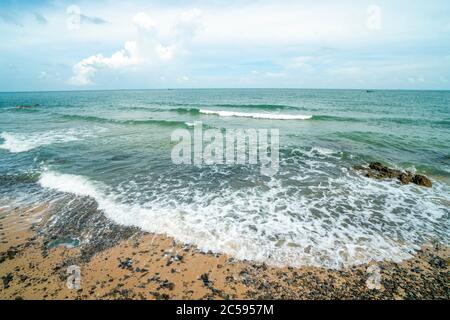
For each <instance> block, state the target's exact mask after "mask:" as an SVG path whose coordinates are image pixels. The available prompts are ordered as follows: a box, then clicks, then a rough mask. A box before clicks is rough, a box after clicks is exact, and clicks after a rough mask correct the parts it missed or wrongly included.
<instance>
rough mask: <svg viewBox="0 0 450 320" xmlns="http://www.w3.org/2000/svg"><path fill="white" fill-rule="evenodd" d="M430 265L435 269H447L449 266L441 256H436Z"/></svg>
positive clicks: (430, 261)
mask: <svg viewBox="0 0 450 320" xmlns="http://www.w3.org/2000/svg"><path fill="white" fill-rule="evenodd" d="M428 263H429V264H430V265H432V266H433V267H435V268H445V267H446V266H447V262H446V261H445V260H444V259H442V258H441V257H439V256H434V257H433V258H431V259H430V260H429V261H428Z"/></svg>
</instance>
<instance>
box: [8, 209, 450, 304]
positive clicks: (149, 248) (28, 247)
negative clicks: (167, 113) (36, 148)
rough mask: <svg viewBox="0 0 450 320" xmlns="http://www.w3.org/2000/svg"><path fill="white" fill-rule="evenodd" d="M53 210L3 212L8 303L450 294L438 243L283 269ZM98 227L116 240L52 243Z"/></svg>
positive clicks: (96, 216)
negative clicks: (408, 251) (74, 283)
mask: <svg viewBox="0 0 450 320" xmlns="http://www.w3.org/2000/svg"><path fill="white" fill-rule="evenodd" d="M55 209H57V206H56V207H55V206H54V205H48V204H45V205H41V206H38V207H34V208H21V207H16V208H14V209H11V208H10V209H5V208H3V209H1V210H2V211H0V216H1V220H0V228H1V229H0V230H1V245H0V252H1V253H0V275H1V278H2V284H1V285H0V298H1V299H83V300H84V299H449V297H450V283H449V279H450V278H449V257H450V255H449V253H450V250H449V248H448V247H444V246H441V245H439V244H433V245H425V246H424V247H423V248H422V249H421V250H419V251H418V252H417V253H416V254H415V255H414V256H413V257H412V258H411V259H409V260H406V261H403V262H401V263H392V262H379V263H375V262H373V263H371V264H369V265H360V266H355V267H351V268H344V269H342V270H327V269H323V268H313V267H303V268H290V267H285V268H281V267H271V266H267V265H265V264H254V263H251V262H249V261H237V260H235V259H233V258H230V257H227V256H226V255H221V254H214V253H211V252H209V253H205V252H200V251H199V250H197V249H196V248H195V247H192V246H189V245H183V244H181V243H177V242H175V241H174V240H172V239H171V238H168V237H166V236H163V235H152V234H148V233H144V232H141V231H139V230H137V229H133V228H126V227H121V226H117V225H114V224H112V223H111V222H107V220H106V218H104V217H103V215H102V213H101V212H99V211H96V210H92V211H90V213H89V214H90V215H91V216H90V217H89V218H88V219H87V220H89V221H84V222H82V220H83V217H80V216H76V215H75V216H72V217H71V220H66V222H65V223H63V224H64V226H65V227H64V228H62V229H58V228H59V227H60V226H58V224H59V222H58V219H56V220H55V219H54V218H55V216H53V215H54V213H55V212H56V211H55ZM94 221H96V222H97V223H98V221H101V222H102V223H106V222H107V223H108V224H110V228H109V231H107V232H106V233H108V232H111V230H114V231H113V233H114V234H115V235H116V237H115V238H114V237H113V238H111V237H109V239H106V238H105V235H106V234H103V235H99V236H98V237H97V238H95V239H92V240H91V241H90V242H88V243H86V242H85V241H83V240H81V242H80V245H79V246H71V245H68V244H67V243H66V242H64V241H60V243H61V244H60V245H54V244H55V242H54V240H56V239H61V237H62V238H64V232H63V231H62V230H66V231H65V232H69V233H71V234H72V236H79V237H80V239H82V238H83V235H84V236H86V234H87V233H86V232H87V231H88V229H89V228H90V227H91V226H92V225H93V223H94ZM90 231H92V230H90ZM111 239H112V240H111ZM52 241H53V245H50V244H51V243H52ZM56 243H58V242H56ZM50 247H51V248H50ZM70 266H77V267H79V270H80V274H81V277H80V287H79V288H73V287H72V289H70V288H69V286H68V285H67V282H68V278H69V276H70V273H67V270H68V268H69V267H70ZM373 266H376V268H378V269H377V270H379V275H380V278H379V279H380V281H379V285H378V286H377V285H375V286H373V283H372V286H371V285H370V283H371V279H372V280H373V279H375V278H373V275H374V273H373V272H374V271H373V270H374V267H373ZM69 282H70V279H69ZM372 282H373V281H372ZM375 284H376V283H375Z"/></svg>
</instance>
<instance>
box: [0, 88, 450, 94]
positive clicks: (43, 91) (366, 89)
mask: <svg viewBox="0 0 450 320" xmlns="http://www.w3.org/2000/svg"><path fill="white" fill-rule="evenodd" d="M150 90H155V91H156V90H168V91H171V90H339V91H344V90H347V91H450V88H449V89H376V88H295V87H292V88H280V87H267V88H261V87H245V88H233V87H216V88H200V87H198V88H195V87H194V88H171V87H167V88H133V89H71V90H17V91H0V93H45V92H99V91H150Z"/></svg>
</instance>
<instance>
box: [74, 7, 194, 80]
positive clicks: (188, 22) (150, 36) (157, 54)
mask: <svg viewBox="0 0 450 320" xmlns="http://www.w3.org/2000/svg"><path fill="white" fill-rule="evenodd" d="M201 14H202V12H201V11H200V10H196V9H193V10H188V11H185V12H183V13H181V14H180V15H179V16H178V19H177V20H176V21H175V23H174V24H173V25H172V26H171V29H172V31H171V32H166V37H162V36H161V34H164V32H163V31H164V30H160V28H159V27H160V26H159V25H158V24H157V23H156V22H155V21H154V20H153V19H152V18H151V17H150V16H149V15H148V14H147V13H145V12H139V13H137V14H136V15H135V16H134V17H133V19H132V22H133V23H134V25H135V26H136V27H137V28H138V34H137V36H136V37H137V39H136V40H133V41H127V42H125V45H124V48H123V49H121V50H119V51H117V52H115V53H113V54H112V55H111V56H109V57H108V56H104V55H103V54H101V53H99V54H96V55H92V56H90V57H88V58H85V59H83V60H81V61H80V62H78V63H77V64H75V65H74V67H73V73H74V75H73V77H72V78H71V79H70V80H69V83H70V84H72V85H81V86H84V85H89V84H92V83H93V81H92V79H93V77H94V76H95V74H96V73H97V72H98V71H99V70H101V69H122V68H127V67H137V66H144V65H147V66H158V65H161V64H163V63H167V62H169V61H171V60H173V59H174V58H175V57H176V56H177V54H179V53H181V52H183V50H184V45H185V44H186V43H187V42H188V40H190V39H191V38H192V37H194V35H195V33H196V32H197V30H198V29H199V28H200V26H201V23H200V22H199V19H200V17H201ZM170 34H172V35H173V36H172V37H170V36H168V35H170ZM163 43H165V44H163ZM183 81H187V80H186V79H184V78H183Z"/></svg>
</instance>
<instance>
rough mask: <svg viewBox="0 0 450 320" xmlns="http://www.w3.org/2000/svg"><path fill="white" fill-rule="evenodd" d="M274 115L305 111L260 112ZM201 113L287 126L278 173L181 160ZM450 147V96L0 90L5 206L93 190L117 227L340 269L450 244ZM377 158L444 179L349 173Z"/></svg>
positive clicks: (218, 122) (213, 118)
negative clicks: (182, 144)
mask: <svg viewBox="0 0 450 320" xmlns="http://www.w3.org/2000/svg"><path fill="white" fill-rule="evenodd" d="M20 105H22V106H23V105H27V106H28V105H29V106H33V107H32V108H17V106H20ZM242 113H245V114H247V116H248V114H251V116H252V117H250V118H249V117H242ZM224 115H228V116H224ZM261 115H263V116H261ZM273 115H277V116H280V115H283V117H285V118H289V117H291V118H302V119H295V120H274V119H261V118H267V117H269V118H270V117H271V116H273ZM302 116H305V117H302ZM303 118H304V119H303ZM196 121H201V122H202V123H203V125H204V126H205V128H218V129H227V128H255V129H259V128H276V129H279V131H280V168H279V171H278V173H277V174H276V175H275V176H273V177H267V176H263V175H261V174H260V168H259V166H257V165H239V166H238V165H233V166H227V165H214V166H193V165H192V166H191V165H175V164H173V163H172V161H171V158H170V155H171V150H172V147H173V146H174V143H172V142H171V139H170V137H171V134H172V132H173V131H174V130H175V129H178V128H185V129H187V130H193V129H192V123H194V122H196ZM449 141H450V92H446V91H442V92H439V91H429V92H425V91H423V92H414V91H375V92H366V91H365V90H281V89H273V90H268V89H258V90H256V89H255V90H253V89H246V90H243V89H240V90H238V89H223V90H219V89H217V90H142V91H139V90H135V91H131V90H130V91H85V92H40V93H0V192H1V194H2V199H3V201H2V205H4V206H11V205H12V203H15V202H41V201H50V200H54V199H58V198H60V197H62V196H63V195H65V196H67V194H69V195H71V196H73V197H79V196H91V197H93V198H95V199H96V201H97V202H98V204H99V208H100V209H101V210H102V211H103V212H104V213H105V215H106V216H107V217H108V218H110V219H111V220H112V221H114V222H116V223H120V224H124V225H134V226H138V227H140V228H142V229H144V230H147V231H150V232H157V233H163V234H168V235H170V236H173V237H175V238H176V239H178V240H180V241H183V242H187V243H192V244H195V245H197V246H199V248H201V249H203V250H212V251H215V252H223V253H227V254H230V255H232V256H234V257H236V258H238V259H250V260H254V261H265V262H267V263H270V264H274V265H292V266H300V265H317V266H325V267H331V268H339V267H341V266H345V265H353V264H359V263H363V262H367V261H370V260H384V259H389V260H400V259H404V258H407V257H409V255H410V254H411V253H412V252H413V250H415V249H417V248H418V247H419V246H420V245H421V244H423V243H426V242H429V241H435V240H438V241H441V242H444V243H446V244H447V243H448V241H449V236H450V234H449V213H450V209H449V208H450V148H449ZM370 161H382V162H385V163H387V164H389V165H391V166H393V167H397V168H401V169H409V170H413V171H417V172H420V173H423V174H426V175H428V176H429V177H430V178H431V179H432V180H433V183H434V186H433V188H432V189H426V188H421V187H418V186H415V185H407V186H401V185H399V184H398V183H397V182H395V181H374V180H370V179H368V178H365V177H363V176H361V175H360V174H358V173H357V172H355V171H354V170H353V169H352V166H354V165H357V164H365V163H368V162H370Z"/></svg>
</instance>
